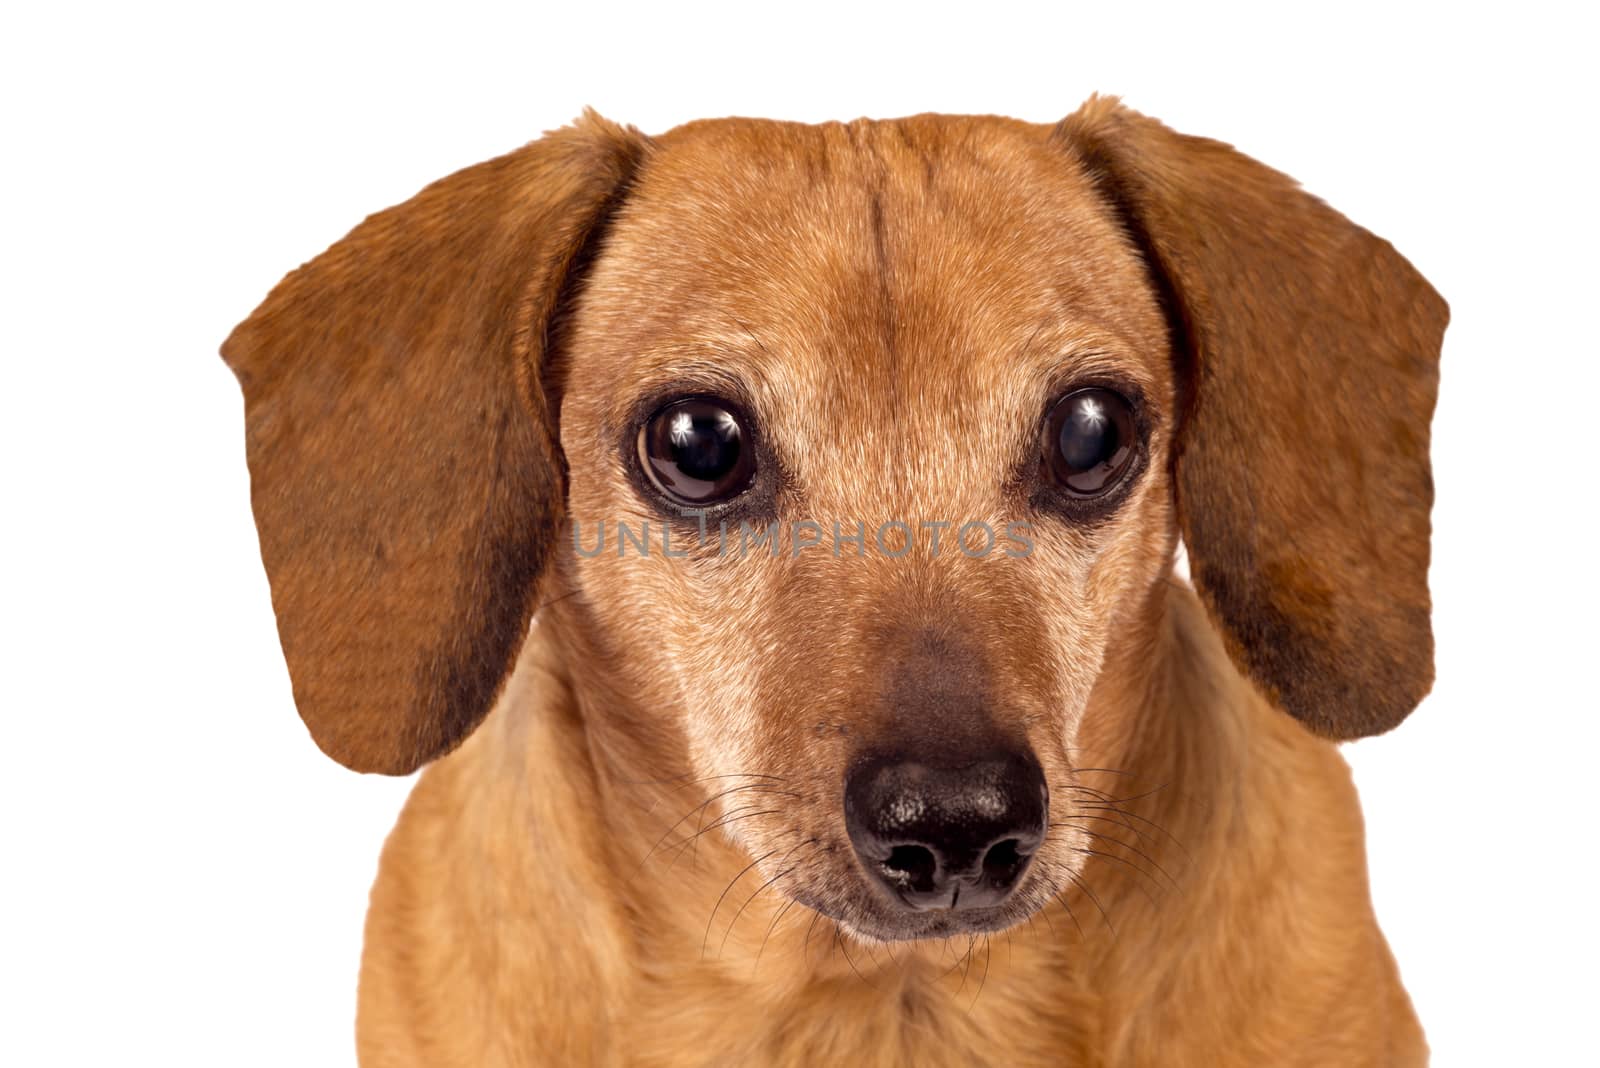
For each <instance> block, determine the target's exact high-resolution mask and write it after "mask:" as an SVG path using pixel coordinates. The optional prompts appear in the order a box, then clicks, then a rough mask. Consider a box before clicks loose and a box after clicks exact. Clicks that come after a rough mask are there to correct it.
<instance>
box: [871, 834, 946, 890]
mask: <svg viewBox="0 0 1600 1068" xmlns="http://www.w3.org/2000/svg"><path fill="white" fill-rule="evenodd" d="M938 868H939V862H938V861H937V860H936V859H935V858H934V855H933V850H931V849H928V848H927V847H926V846H919V845H898V846H895V847H894V848H893V849H892V850H890V851H889V857H888V859H887V860H885V861H884V862H883V873H884V875H886V876H888V878H889V880H890V881H891V882H893V883H896V884H898V885H900V886H902V887H905V888H908V889H912V890H930V889H932V888H933V877H934V875H935V874H937V872H938Z"/></svg>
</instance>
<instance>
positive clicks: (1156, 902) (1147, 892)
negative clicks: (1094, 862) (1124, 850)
mask: <svg viewBox="0 0 1600 1068" xmlns="http://www.w3.org/2000/svg"><path fill="white" fill-rule="evenodd" d="M1073 852H1075V853H1082V854H1084V855H1085V856H1090V857H1103V858H1104V859H1106V860H1109V861H1113V862H1115V863H1117V864H1121V865H1123V866H1125V867H1127V868H1129V869H1131V870H1132V871H1135V872H1138V873H1139V874H1140V875H1142V876H1144V877H1145V878H1146V879H1148V880H1149V881H1150V882H1156V878H1155V876H1154V875H1151V874H1150V873H1149V872H1147V871H1145V870H1144V869H1143V868H1141V867H1139V865H1137V864H1135V863H1133V861H1131V860H1128V859H1126V858H1124V857H1119V856H1117V855H1116V854H1115V853H1106V852H1102V851H1101V850H1098V849H1084V848H1078V849H1074V850H1073ZM1133 885H1134V886H1136V887H1138V888H1139V890H1140V891H1141V892H1142V893H1143V894H1144V896H1145V897H1147V898H1149V899H1150V904H1151V905H1152V906H1154V907H1156V908H1160V907H1161V899H1160V898H1159V897H1157V896H1156V891H1152V890H1151V889H1150V888H1149V887H1148V886H1146V885H1145V884H1144V883H1143V882H1139V881H1135V882H1134V884H1133ZM1156 887H1157V890H1160V889H1161V885H1160V884H1159V883H1156Z"/></svg>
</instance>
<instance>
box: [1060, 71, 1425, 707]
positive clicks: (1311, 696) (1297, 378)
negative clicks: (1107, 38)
mask: <svg viewBox="0 0 1600 1068" xmlns="http://www.w3.org/2000/svg"><path fill="white" fill-rule="evenodd" d="M1056 132H1057V136H1058V137H1059V138H1060V139H1061V140H1062V141H1063V142H1064V143H1065V144H1067V145H1068V146H1070V148H1071V149H1072V151H1073V152H1075V153H1076V155H1077V156H1078V158H1079V159H1080V160H1081V161H1082V162H1083V164H1084V166H1085V167H1086V169H1087V170H1088V171H1089V173H1090V174H1091V175H1092V176H1093V177H1094V178H1095V180H1096V181H1097V182H1098V184H1099V187H1100V189H1101V190H1102V192H1103V193H1104V195H1105V196H1106V197H1107V199H1108V200H1109V201H1110V202H1111V203H1112V205H1113V206H1114V208H1115V209H1116V210H1117V211H1118V212H1119V213H1120V214H1121V216H1122V218H1123V221H1124V225H1125V226H1126V227H1127V229H1128V231H1129V234H1130V237H1131V238H1132V240H1133V241H1134V243H1135V244H1137V245H1138V246H1140V249H1141V252H1142V253H1143V255H1144V256H1145V257H1146V259H1147V260H1148V262H1149V264H1150V267H1151V269H1152V277H1153V279H1154V281H1155V284H1156V286H1157V288H1158V289H1159V290H1160V291H1162V295H1163V297H1164V298H1165V300H1166V303H1167V305H1168V309H1169V313H1170V316H1169V318H1170V321H1171V323H1172V332H1173V334H1174V335H1175V336H1174V349H1175V353H1176V357H1177V360H1178V364H1179V367H1178V370H1179V383H1180V408H1181V409H1182V410H1181V412H1180V416H1181V425H1180V428H1179V433H1178V437H1177V441H1176V446H1175V451H1174V484H1175V487H1176V496H1177V504H1178V513H1179V517H1180V523H1181V526H1182V530H1183V536H1184V541H1185V543H1186V544H1187V546H1188V550H1189V561H1190V567H1191V572H1192V575H1193V578H1194V582H1195V586H1196V588H1197V589H1198V590H1199V592H1200V595H1201V598H1202V599H1203V601H1204V602H1205V604H1206V607H1207V609H1208V611H1209V612H1210V614H1211V617H1212V619H1213V621H1215V622H1216V623H1217V624H1218V625H1219V628H1220V630H1221V631H1222V633H1223V635H1224V638H1225V640H1226V643H1227V645H1228V648H1229V652H1230V654H1231V655H1232V656H1233V658H1234V661H1235V662H1236V663H1237V664H1238V665H1239V666H1240V668H1241V669H1242V670H1243V671H1245V672H1246V673H1247V674H1248V675H1249V676H1250V677H1251V678H1252V679H1253V680H1254V681H1255V683H1256V684H1257V686H1259V687H1260V688H1261V689H1262V691H1263V692H1265V693H1266V694H1267V696H1268V697H1269V698H1271V699H1272V700H1273V701H1274V702H1275V703H1276V704H1277V705H1278V706H1279V707H1281V708H1283V709H1285V710H1286V711H1288V712H1290V713H1292V714H1293V715H1294V716H1296V717H1297V718H1299V719H1300V720H1302V721H1303V722H1304V723H1305V724H1307V725H1308V726H1309V727H1311V728H1312V729H1313V730H1315V731H1317V732H1318V733H1320V734H1323V735H1326V736H1328V737H1332V738H1354V737H1359V736H1362V735H1367V734H1376V733H1378V732H1380V731H1384V730H1387V729H1389V728H1390V727H1393V726H1394V725H1395V724H1397V723H1399V722H1400V721H1401V720H1402V719H1404V718H1405V717H1406V716H1407V715H1408V714H1409V713H1410V712H1411V710H1412V708H1414V707H1415V706H1416V704H1417V702H1418V701H1420V700H1421V699H1422V697H1423V696H1424V695H1425V694H1426V693H1427V691H1428V689H1429V687H1430V686H1431V685H1432V683H1433V633H1432V629H1431V625H1430V621H1429V609H1430V606H1429V597H1428V581H1427V580H1428V536H1429V520H1428V512H1429V509H1430V507H1431V505H1432V501H1433V482H1432V477H1431V474H1430V471H1429V464H1428V423H1429V420H1430V418H1431V417H1432V413H1433V406H1434V396H1435V393H1436V391H1437V387H1438V362H1439V347H1440V344H1441V341H1442V338H1443V334H1444V328H1445V323H1446V321H1447V319H1448V316H1449V313H1448V309H1447V308H1446V306H1445V303H1444V301H1443V300H1442V299H1441V298H1440V297H1439V295H1438V294H1437V293H1435V292H1434V290H1433V289H1432V288H1431V287H1430V286H1429V285H1428V283H1427V281H1426V280H1424V279H1423V278H1422V276H1421V275H1420V274H1418V273H1417V272H1416V270H1415V269H1413V268H1412V266H1411V265H1410V264H1409V263H1407V262H1406V261H1405V259H1404V258H1402V257H1401V256H1400V254H1399V253H1397V252H1396V251H1395V250H1394V248H1393V247H1391V246H1390V245H1389V244H1388V243H1387V242H1385V241H1383V240H1381V239H1380V238H1377V237H1375V236H1373V235H1372V234H1370V233H1368V232H1367V231H1365V230H1363V229H1361V228H1360V227H1359V226H1356V225H1355V224H1353V223H1351V222H1350V221H1349V220H1348V219H1345V218H1344V217H1343V216H1341V215H1340V214H1339V213H1337V212H1335V211H1334V210H1333V209H1331V208H1329V207H1328V206H1327V205H1326V204H1324V203H1322V202H1321V201H1320V200H1317V199H1316V198H1315V197H1312V196H1311V195H1309V194H1307V193H1305V192H1304V191H1302V190H1301V189H1300V188H1299V187H1298V186H1297V185H1296V184H1295V183H1294V182H1293V181H1292V180H1290V179H1289V178H1287V177H1285V176H1284V175H1282V174H1279V173H1277V172H1276V171H1273V170H1271V169H1269V168H1267V167H1264V166H1262V165H1261V164H1259V163H1257V162H1255V161H1254V160H1251V159H1249V158H1247V157H1245V156H1243V155H1241V154H1240V153H1238V152H1236V151H1234V150H1233V149H1232V148H1230V147H1228V146H1227V145H1223V144H1220V143H1218V142H1215V141H1208V140H1202V139H1200V138H1194V137H1185V136H1182V135H1180V134H1177V133H1174V132H1173V131H1171V130H1169V129H1167V128H1166V127H1165V126H1162V125H1161V124H1160V123H1158V122H1155V121H1154V120H1152V119H1148V118H1146V117H1144V116H1143V115H1140V114H1138V113H1137V112H1134V111H1131V110H1128V109H1127V108H1124V107H1122V106H1121V105H1120V104H1118V103H1117V101H1116V100H1114V99H1104V98H1095V99H1091V100H1090V101H1089V102H1088V103H1087V104H1085V105H1084V107H1083V108H1082V109H1080V110H1079V111H1078V112H1077V113H1076V114H1074V115H1072V116H1070V117H1069V118H1067V119H1065V120H1064V121H1063V122H1062V123H1061V124H1060V126H1059V127H1058V128H1057V131H1056Z"/></svg>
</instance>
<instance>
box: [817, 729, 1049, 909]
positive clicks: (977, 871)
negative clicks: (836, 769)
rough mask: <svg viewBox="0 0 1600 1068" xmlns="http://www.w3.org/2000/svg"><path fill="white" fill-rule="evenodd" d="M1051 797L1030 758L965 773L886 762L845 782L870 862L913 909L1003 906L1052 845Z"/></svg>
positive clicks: (982, 763)
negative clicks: (1045, 845) (1048, 831)
mask: <svg viewBox="0 0 1600 1068" xmlns="http://www.w3.org/2000/svg"><path fill="white" fill-rule="evenodd" d="M1048 809H1049V792H1048V790H1047V788H1046V786H1045V781H1044V772H1043V771H1042V770H1041V769H1040V767H1039V762H1038V760H1036V759H1035V758H1034V756H1033V754H1031V753H1020V752H1019V753H1009V754H1006V755H1003V756H998V757H994V758H991V759H985V760H979V761H976V762H974V763H971V764H967V765H965V766H962V767H945V766H938V765H932V764H925V763H919V762H918V761H916V760H907V759H902V758H897V757H877V758H872V759H868V760H866V761H863V762H860V763H858V764H857V765H856V766H855V767H854V768H853V769H852V770H851V771H850V774H849V776H848V777H847V779H846V781H845V791H844V812H845V828H846V830H848V831H849V834H850V843H851V845H853V846H854V847H855V851H856V855H857V856H858V857H860V858H861V863H862V864H863V865H864V866H865V867H866V869H867V870H868V871H870V872H871V873H872V874H873V875H874V876H876V877H877V878H878V879H879V880H880V881H882V882H883V884H884V885H886V886H887V887H889V889H890V890H891V891H892V892H894V893H895V895H896V896H898V897H899V899H900V900H901V901H903V902H905V904H907V905H909V906H910V907H911V908H914V909H937V908H949V909H969V908H974V909H975V908H985V907H988V906H992V905H998V904H1000V902H1002V901H1004V900H1005V899H1006V898H1007V897H1008V896H1009V895H1010V893H1011V891H1012V890H1013V889H1015V888H1016V885H1017V883H1018V882H1019V881H1020V880H1021V878H1022V873H1023V872H1024V871H1026V870H1027V867H1028V862H1029V861H1030V860H1031V859H1032V858H1033V854H1034V853H1035V852H1036V851H1037V850H1038V848H1039V846H1040V844H1041V843H1042V842H1043V841H1044V831H1045V821H1046V813H1047V811H1048Z"/></svg>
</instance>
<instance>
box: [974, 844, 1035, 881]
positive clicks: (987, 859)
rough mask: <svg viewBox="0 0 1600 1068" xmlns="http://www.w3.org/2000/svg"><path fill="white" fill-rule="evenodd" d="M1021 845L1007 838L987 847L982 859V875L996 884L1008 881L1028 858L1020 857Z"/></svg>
mask: <svg viewBox="0 0 1600 1068" xmlns="http://www.w3.org/2000/svg"><path fill="white" fill-rule="evenodd" d="M1021 846H1022V843H1020V842H1018V841H1017V840H1016V839H1015V838H1007V839H1005V840H1004V841H1001V842H996V843H995V844H994V845H992V846H990V847H989V852H987V853H985V854H984V857H983V873H984V874H985V875H987V876H988V877H989V878H991V879H994V880H996V881H997V882H1004V881H1009V880H1010V879H1012V878H1013V877H1014V876H1015V875H1016V874H1017V871H1018V870H1019V869H1020V868H1021V867H1022V863H1023V861H1025V860H1027V859H1028V858H1027V857H1025V856H1023V855H1022V848H1021Z"/></svg>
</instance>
